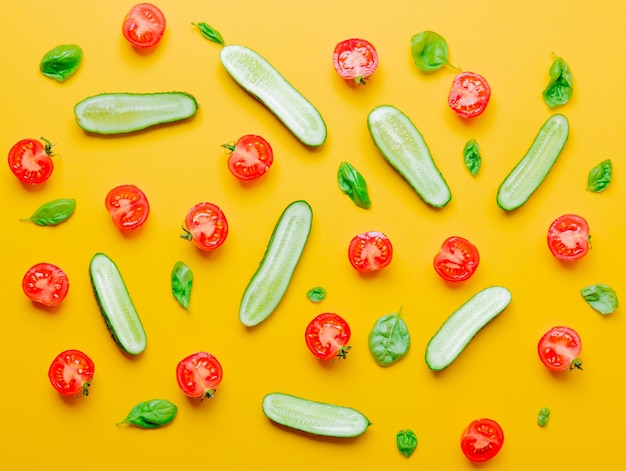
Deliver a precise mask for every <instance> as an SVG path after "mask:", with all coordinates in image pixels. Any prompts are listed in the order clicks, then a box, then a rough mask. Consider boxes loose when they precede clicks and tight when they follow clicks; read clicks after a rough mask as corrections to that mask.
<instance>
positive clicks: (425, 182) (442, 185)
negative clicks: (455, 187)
mask: <svg viewBox="0 0 626 471" xmlns="http://www.w3.org/2000/svg"><path fill="white" fill-rule="evenodd" d="M367 124H368V128H369V132H370V134H371V136H372V139H373V140H374V144H376V146H377V147H378V149H379V150H380V152H381V153H382V155H383V157H384V158H385V160H387V162H389V164H391V166H392V167H393V168H394V169H395V170H396V171H397V172H398V173H399V174H400V175H401V176H402V177H404V179H405V180H406V181H407V182H408V183H409V184H410V185H411V187H413V189H414V190H415V191H416V192H417V194H418V195H419V196H421V197H422V199H423V200H424V201H425V202H426V203H428V204H429V205H431V206H433V207H436V208H441V207H443V206H445V205H446V204H448V202H449V201H450V199H451V198H452V194H451V193H450V188H449V187H448V184H447V183H446V181H445V180H444V178H443V176H442V174H441V172H440V171H439V169H438V168H437V165H435V162H434V160H433V158H432V155H431V153H430V150H429V149H428V146H427V145H426V142H425V141H424V138H423V137H422V135H421V134H420V132H419V131H418V130H417V128H416V127H415V125H414V124H413V122H412V121H411V120H410V119H409V117H408V116H407V115H405V114H404V113H403V112H401V111H400V110H399V109H397V108H395V107H394V106H391V105H381V106H378V107H376V108H374V109H373V110H372V111H370V113H369V115H368V117H367Z"/></svg>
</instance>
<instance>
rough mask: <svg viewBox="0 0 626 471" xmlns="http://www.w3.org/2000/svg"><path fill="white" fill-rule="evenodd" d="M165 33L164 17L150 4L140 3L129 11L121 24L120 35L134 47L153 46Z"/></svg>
mask: <svg viewBox="0 0 626 471" xmlns="http://www.w3.org/2000/svg"><path fill="white" fill-rule="evenodd" d="M164 32H165V15H163V12H162V11H161V10H159V9H158V8H157V7H156V6H155V5H153V4H151V3H140V4H138V5H135V6H134V7H132V8H131V9H130V11H129V12H128V14H127V15H126V17H125V18H124V22H123V23H122V34H123V35H124V37H125V38H126V40H127V41H128V42H129V43H130V44H132V45H133V46H134V47H138V48H149V47H153V46H155V45H156V44H157V43H158V42H159V41H160V40H161V37H163V33H164Z"/></svg>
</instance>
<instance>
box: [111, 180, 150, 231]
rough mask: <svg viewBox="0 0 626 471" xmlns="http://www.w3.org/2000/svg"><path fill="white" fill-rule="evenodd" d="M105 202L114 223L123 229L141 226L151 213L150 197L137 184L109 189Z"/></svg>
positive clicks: (133, 228)
mask: <svg viewBox="0 0 626 471" xmlns="http://www.w3.org/2000/svg"><path fill="white" fill-rule="evenodd" d="M104 204H105V206H106V208H107V210H108V211H109V214H110V215H111V218H112V219H113V223H114V224H115V225H116V226H117V228H118V229H120V230H122V231H132V230H135V229H137V228H139V227H141V226H142V225H143V223H144V222H146V220H147V219H148V215H149V214H150V203H148V198H147V197H146V195H145V194H144V192H143V191H141V190H140V189H139V188H137V187H136V186H135V185H120V186H116V187H115V188H113V189H112V190H111V191H109V193H108V194H107V196H106V198H105V200H104Z"/></svg>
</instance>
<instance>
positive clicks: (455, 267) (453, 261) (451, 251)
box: [433, 236, 480, 282]
mask: <svg viewBox="0 0 626 471" xmlns="http://www.w3.org/2000/svg"><path fill="white" fill-rule="evenodd" d="M479 262H480V256H479V254H478V249H477V248H476V246H474V244H472V243H471V242H470V241H469V240H467V239H464V238H463V237H457V236H454V237H449V238H447V239H446V240H445V241H444V242H443V244H442V245H441V250H440V251H439V253H438V254H437V255H436V256H435V260H434V262H433V264H434V266H435V271H436V272H437V273H438V274H439V276H441V278H443V279H444V280H446V281H452V282H457V281H465V280H467V279H469V278H470V277H471V276H472V275H473V274H474V272H475V271H476V269H477V268H478V263H479Z"/></svg>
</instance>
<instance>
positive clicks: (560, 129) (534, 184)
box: [497, 114, 569, 211]
mask: <svg viewBox="0 0 626 471" xmlns="http://www.w3.org/2000/svg"><path fill="white" fill-rule="evenodd" d="M568 136H569V122H568V121H567V118H566V117H565V116H564V115H562V114H554V115H552V116H550V117H549V118H548V120H547V121H546V122H545V123H544V124H543V126H541V128H540V129H539V132H538V133H537V136H536V137H535V140H534V141H533V143H532V145H531V146H530V148H529V149H528V151H527V152H526V155H524V157H522V160H520V161H519V163H518V164H517V165H516V166H515V167H514V168H513V170H512V171H511V173H509V175H508V176H507V177H506V178H505V179H504V181H503V182H502V184H501V185H500V187H499V188H498V195H497V203H498V206H500V207H501V208H502V209H504V210H506V211H512V210H514V209H517V208H519V207H520V206H522V205H523V204H524V203H526V201H528V199H529V198H530V197H531V196H532V194H533V193H534V192H535V190H537V188H539V185H541V183H542V182H543V181H544V180H545V178H546V177H547V176H548V173H550V170H552V167H553V165H554V164H555V162H556V160H557V159H558V157H559V155H561V151H562V150H563V147H564V146H565V143H566V142H567V139H568Z"/></svg>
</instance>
